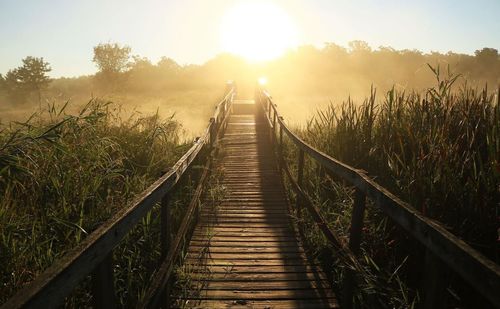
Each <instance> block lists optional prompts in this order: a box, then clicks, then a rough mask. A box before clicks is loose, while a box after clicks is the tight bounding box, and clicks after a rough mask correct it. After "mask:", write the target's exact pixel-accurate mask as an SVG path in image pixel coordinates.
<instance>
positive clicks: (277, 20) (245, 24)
mask: <svg viewBox="0 0 500 309" xmlns="http://www.w3.org/2000/svg"><path fill="white" fill-rule="evenodd" d="M220 32H221V33H220V34H221V50H222V51H224V52H229V53H232V54H235V55H239V56H242V57H243V58H245V59H247V60H250V61H256V62H258V61H266V60H272V59H275V58H277V57H279V56H281V55H283V54H284V53H285V51H286V50H288V49H291V48H294V47H296V46H297V45H298V38H297V28H296V25H295V23H294V21H293V20H292V19H291V18H290V16H289V15H288V14H287V12H286V11H285V10H284V9H283V8H281V7H279V6H276V5H274V4H272V3H265V2H255V3H254V2H252V3H240V4H236V5H235V6H233V7H231V8H230V9H228V10H227V11H226V12H225V14H224V16H223V18H222V22H221V28H220Z"/></svg>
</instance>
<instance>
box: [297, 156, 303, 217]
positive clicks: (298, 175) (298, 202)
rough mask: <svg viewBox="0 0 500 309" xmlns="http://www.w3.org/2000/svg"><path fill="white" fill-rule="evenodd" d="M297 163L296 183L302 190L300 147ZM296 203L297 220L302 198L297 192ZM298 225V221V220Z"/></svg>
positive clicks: (300, 210) (300, 215)
mask: <svg viewBox="0 0 500 309" xmlns="http://www.w3.org/2000/svg"><path fill="white" fill-rule="evenodd" d="M298 161H299V162H298V164H297V184H298V186H299V188H300V189H301V190H302V183H303V179H304V150H303V149H302V148H300V149H299V156H298ZM295 203H296V209H297V216H298V218H299V220H301V219H302V199H301V198H300V196H299V195H298V194H297V198H296V200H295ZM299 225H300V222H299Z"/></svg>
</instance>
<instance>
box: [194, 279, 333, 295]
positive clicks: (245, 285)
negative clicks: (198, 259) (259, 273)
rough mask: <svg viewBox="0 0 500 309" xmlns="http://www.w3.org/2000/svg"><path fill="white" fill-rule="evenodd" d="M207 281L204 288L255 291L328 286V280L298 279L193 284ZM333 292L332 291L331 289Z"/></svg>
mask: <svg viewBox="0 0 500 309" xmlns="http://www.w3.org/2000/svg"><path fill="white" fill-rule="evenodd" d="M202 283H205V284H206V286H204V287H203V289H204V290H222V291H223V290H244V291H255V290H257V291H258V290H263V289H266V290H270V291H274V290H296V289H314V288H319V289H325V287H327V286H328V281H326V280H314V281H311V280H302V281H301V280H296V281H272V282H269V281H252V282H241V281H193V285H194V286H197V285H199V284H202ZM330 293H331V291H330Z"/></svg>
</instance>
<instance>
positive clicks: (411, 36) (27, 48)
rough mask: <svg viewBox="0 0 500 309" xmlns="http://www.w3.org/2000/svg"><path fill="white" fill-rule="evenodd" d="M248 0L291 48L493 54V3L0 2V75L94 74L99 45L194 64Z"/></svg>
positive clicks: (499, 6)
mask: <svg viewBox="0 0 500 309" xmlns="http://www.w3.org/2000/svg"><path fill="white" fill-rule="evenodd" d="M254 1H260V2H269V3H272V4H273V5H274V6H276V7H279V8H280V10H282V11H284V12H285V13H286V15H287V16H288V17H289V20H290V21H291V22H292V23H293V24H294V27H295V29H296V42H295V43H296V44H299V45H303V44H313V45H316V46H318V47H321V46H322V45H323V44H324V43H325V42H333V43H337V44H340V45H343V46H347V43H348V42H349V41H353V40H363V41H366V42H368V43H369V44H370V45H371V46H372V47H373V48H377V47H379V46H392V47H394V48H396V49H419V50H421V51H424V52H430V51H439V52H448V51H454V52H458V53H467V54H473V53H474V51H475V50H477V49H480V48H483V47H493V48H496V49H500V18H498V13H499V12H500V0H476V1H470V0H468V1H462V0H419V1H407V0H398V1H396V0H356V1H352V0H163V1H161V0H141V1H139V0H0V74H5V73H6V72H7V71H8V70H9V69H12V68H15V67H17V66H19V65H20V64H21V59H22V58H24V57H26V56H35V57H43V58H44V59H45V60H46V61H48V62H49V63H50V64H51V67H52V72H51V74H50V75H51V76H52V77H60V76H67V77H72V76H78V75H85V74H93V73H94V72H95V71H96V67H95V65H94V64H93V63H92V55H93V47H94V46H96V45H97V44H99V43H107V42H118V43H120V44H125V45H128V46H130V47H131V48H132V53H133V54H137V55H140V56H143V57H147V58H149V59H151V60H152V61H153V62H156V61H157V60H158V59H160V57H161V56H167V57H170V58H173V59H174V60H175V61H177V62H178V63H180V64H190V63H197V64H200V63H203V62H205V61H206V60H208V59H210V58H212V57H214V56H215V55H217V54H219V53H221V52H224V51H225V50H224V44H222V43H221V36H223V35H222V34H221V23H222V20H224V16H225V14H226V12H228V11H230V10H231V8H232V7H234V6H235V5H239V4H241V3H244V2H247V3H248V2H254Z"/></svg>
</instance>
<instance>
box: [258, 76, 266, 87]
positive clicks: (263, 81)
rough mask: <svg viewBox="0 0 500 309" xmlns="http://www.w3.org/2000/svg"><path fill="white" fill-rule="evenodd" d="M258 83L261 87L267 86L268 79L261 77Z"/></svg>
mask: <svg viewBox="0 0 500 309" xmlns="http://www.w3.org/2000/svg"><path fill="white" fill-rule="evenodd" d="M258 82H259V85H261V86H265V85H266V84H267V77H265V76H262V77H259V79H258Z"/></svg>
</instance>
